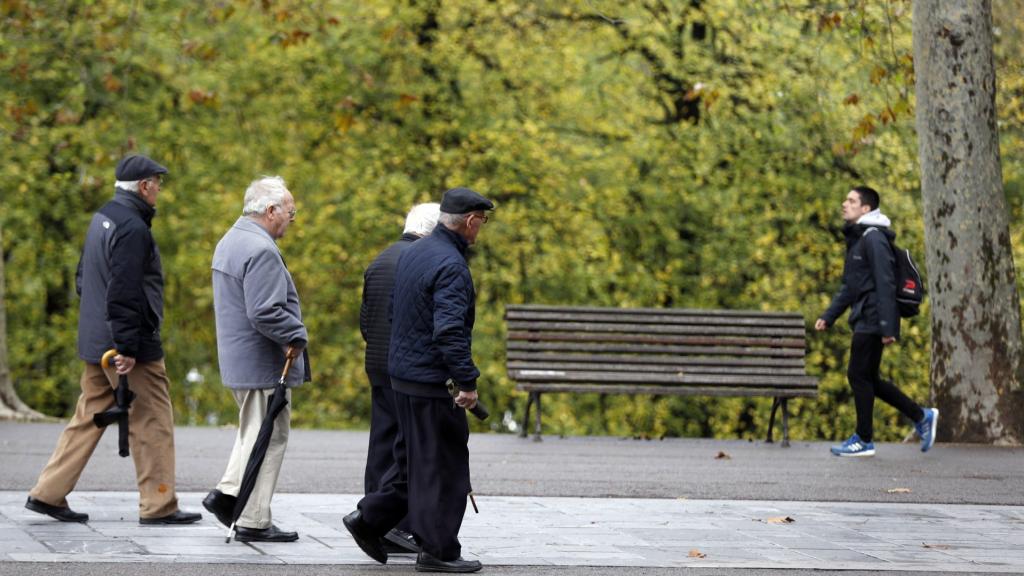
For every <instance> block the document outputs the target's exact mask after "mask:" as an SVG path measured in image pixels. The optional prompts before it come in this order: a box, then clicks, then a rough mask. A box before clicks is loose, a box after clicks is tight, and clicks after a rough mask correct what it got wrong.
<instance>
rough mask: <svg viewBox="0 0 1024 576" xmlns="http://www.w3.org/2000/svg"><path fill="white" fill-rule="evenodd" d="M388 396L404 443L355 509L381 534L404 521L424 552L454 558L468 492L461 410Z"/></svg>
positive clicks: (446, 402) (441, 401)
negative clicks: (374, 487)
mask: <svg viewBox="0 0 1024 576" xmlns="http://www.w3.org/2000/svg"><path fill="white" fill-rule="evenodd" d="M393 394H394V399H395V409H396V413H397V414H398V425H399V428H400V429H401V435H402V437H403V438H404V440H405V441H404V443H397V442H396V443H395V446H396V449H395V460H396V463H395V466H393V467H392V468H390V469H389V470H388V471H387V472H386V473H385V474H384V477H383V479H382V486H381V488H380V489H379V490H377V491H376V492H372V493H370V494H367V495H366V496H364V497H363V499H362V500H360V501H359V510H360V511H361V512H362V516H363V520H364V521H365V522H366V523H367V524H369V525H370V527H371V528H373V530H374V531H375V532H377V533H378V534H381V535H383V534H385V533H386V532H387V531H388V530H390V529H391V528H393V527H394V526H395V525H396V524H397V523H398V522H399V521H401V520H402V518H403V517H405V523H406V525H407V526H408V527H409V531H410V532H412V533H413V534H414V535H415V536H416V539H417V540H418V541H419V542H420V546H421V547H422V549H423V550H424V551H426V552H427V553H428V554H430V555H431V556H434V557H435V558H439V559H441V560H446V561H447V560H455V559H456V558H458V557H459V556H460V555H461V554H462V545H461V544H460V543H459V530H460V529H461V528H462V519H463V517H464V516H465V514H466V499H467V496H468V494H469V492H470V491H471V487H470V481H469V447H468V445H467V444H468V442H469V423H468V422H467V421H466V412H465V410H463V409H462V408H459V407H457V406H454V404H453V402H452V400H451V398H422V397H419V396H409V395H407V394H403V393H401V392H397V391H395V392H393ZM399 444H401V448H402V450H400V449H399ZM401 451H404V454H401V453H400V452H401Z"/></svg>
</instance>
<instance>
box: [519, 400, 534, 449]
mask: <svg viewBox="0 0 1024 576" xmlns="http://www.w3.org/2000/svg"><path fill="white" fill-rule="evenodd" d="M534 394H535V393H534V392H530V395H529V396H528V397H527V398H526V412H525V413H524V414H523V427H522V428H520V429H519V437H520V438H526V430H527V429H528V428H529V427H530V406H533V400H534Z"/></svg>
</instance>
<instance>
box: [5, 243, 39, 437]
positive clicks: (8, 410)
mask: <svg viewBox="0 0 1024 576" xmlns="http://www.w3.org/2000/svg"><path fill="white" fill-rule="evenodd" d="M5 296H6V295H5V293H4V235H3V228H2V227H0V420H49V419H50V418H48V417H46V416H44V415H42V414H40V413H39V412H36V411H35V410H33V409H31V408H29V407H28V406H27V405H25V403H24V402H22V401H21V398H18V393H17V392H16V391H15V390H14V383H13V382H12V381H11V370H10V366H9V365H8V363H7V300H6V297H5Z"/></svg>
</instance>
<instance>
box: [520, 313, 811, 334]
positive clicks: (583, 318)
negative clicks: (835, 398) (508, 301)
mask: <svg viewBox="0 0 1024 576" xmlns="http://www.w3.org/2000/svg"><path fill="white" fill-rule="evenodd" d="M505 321H506V322H509V323H512V322H538V323H557V322H586V323H604V324H654V325H659V326H708V327H712V326H743V327H750V328H781V329H792V330H803V329H806V325H805V324H804V319H803V318H772V317H769V318H759V317H750V316H691V315H687V316H654V315H651V314H644V315H636V316H629V315H624V314H623V315H609V314H548V313H540V314H538V313H528V314H524V313H516V312H509V313H507V314H506V315H505Z"/></svg>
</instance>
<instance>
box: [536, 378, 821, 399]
mask: <svg viewBox="0 0 1024 576" xmlns="http://www.w3.org/2000/svg"><path fill="white" fill-rule="evenodd" d="M516 389H517V390H521V391H524V392H532V391H539V392H593V393H597V394H652V395H656V396H767V397H769V398H770V397H775V398H797V397H807V398H811V397H814V396H817V395H818V392H817V389H816V388H807V389H780V388H773V387H766V388H731V387H726V386H722V387H713V386H692V387H686V388H678V387H672V386H637V385H635V384H630V385H628V386H615V385H608V384H605V385H597V386H587V385H580V384H548V383H532V382H531V383H521V384H517V385H516Z"/></svg>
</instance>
